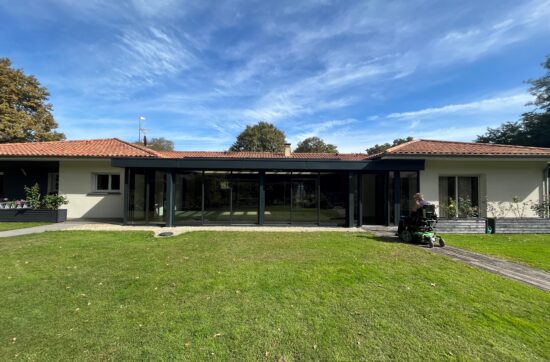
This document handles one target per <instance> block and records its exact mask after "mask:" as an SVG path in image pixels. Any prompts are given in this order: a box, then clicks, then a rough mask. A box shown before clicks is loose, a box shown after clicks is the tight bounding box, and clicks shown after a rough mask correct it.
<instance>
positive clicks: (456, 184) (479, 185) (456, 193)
mask: <svg viewBox="0 0 550 362" xmlns="http://www.w3.org/2000/svg"><path fill="white" fill-rule="evenodd" d="M441 177H454V179H455V199H456V200H455V202H456V210H457V213H456V217H455V219H460V217H459V216H458V210H459V209H460V206H459V202H460V201H459V200H458V199H459V197H458V178H459V177H471V178H475V179H477V204H478V207H479V208H480V210H481V176H480V175H456V174H453V175H439V177H438V178H437V188H438V189H437V192H438V196H439V191H440V190H439V178H441ZM472 201H473V200H472ZM439 204H441V201H440V200H439ZM480 217H481V212H479V216H478V218H480Z"/></svg>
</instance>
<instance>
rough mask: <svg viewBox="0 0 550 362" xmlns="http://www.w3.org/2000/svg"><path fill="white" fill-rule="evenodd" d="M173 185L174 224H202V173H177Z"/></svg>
mask: <svg viewBox="0 0 550 362" xmlns="http://www.w3.org/2000/svg"><path fill="white" fill-rule="evenodd" d="M175 183H176V185H175V203H174V206H175V208H174V209H175V210H174V223H175V224H176V225H181V224H202V207H203V206H202V171H190V172H178V173H177V174H176V181H175Z"/></svg>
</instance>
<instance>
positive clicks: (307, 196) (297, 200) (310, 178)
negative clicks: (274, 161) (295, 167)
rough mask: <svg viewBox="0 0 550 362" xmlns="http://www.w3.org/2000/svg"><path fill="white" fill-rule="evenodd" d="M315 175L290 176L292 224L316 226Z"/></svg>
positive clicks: (316, 182) (316, 178)
mask: <svg viewBox="0 0 550 362" xmlns="http://www.w3.org/2000/svg"><path fill="white" fill-rule="evenodd" d="M318 178H319V176H318V174H317V173H305V172H303V173H299V174H294V173H293V174H292V215H291V222H292V223H294V224H317V223H318V215H317V191H318V190H317V186H318V183H319V180H318Z"/></svg>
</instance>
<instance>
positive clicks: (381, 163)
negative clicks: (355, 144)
mask: <svg viewBox="0 0 550 362" xmlns="http://www.w3.org/2000/svg"><path fill="white" fill-rule="evenodd" d="M111 164H112V166H113V167H124V168H125V176H126V177H125V178H124V183H125V188H124V214H123V215H124V223H125V224H127V223H128V216H129V215H128V211H129V200H130V198H129V191H130V188H129V184H130V169H132V168H140V169H156V170H159V171H164V172H166V174H167V178H166V183H167V185H166V200H167V205H166V206H167V207H166V210H167V212H166V213H165V224H166V226H168V227H171V226H173V225H174V194H175V185H174V183H175V173H176V170H189V171H191V170H201V169H202V170H212V171H216V170H220V171H221V170H223V171H231V170H240V171H242V170H247V171H257V172H258V183H259V198H258V219H257V220H258V224H259V225H264V224H265V219H264V214H265V171H273V170H277V171H295V172H300V171H302V172H305V171H313V172H317V175H318V177H317V183H316V195H317V224H319V221H320V207H319V202H320V197H319V193H320V182H319V173H320V172H323V171H331V172H346V173H347V180H348V181H347V184H348V190H347V195H348V196H347V198H346V204H347V205H346V206H347V207H346V226H348V227H353V226H356V223H355V221H354V220H357V221H358V222H357V224H360V223H361V220H362V212H363V208H362V192H363V190H361V187H360V186H359V185H362V182H361V181H362V174H363V173H381V174H384V175H385V179H386V182H385V183H384V184H385V185H386V186H385V190H384V194H385V200H386V202H385V203H384V208H385V209H386V208H387V210H388V211H389V207H388V206H387V205H388V202H389V201H390V200H389V199H388V186H389V185H388V182H387V181H388V173H389V172H390V171H393V172H394V180H395V181H396V182H395V183H394V185H393V186H394V187H395V188H394V202H395V205H394V211H395V215H394V220H395V222H396V223H397V222H398V220H399V216H398V215H399V213H400V197H397V196H399V193H400V171H416V172H417V177H418V176H419V171H420V170H423V169H424V160H368V161H339V160H316V159H313V160H297V159H227V158H192V159H158V158H154V159H153V158H151V159H137V158H115V159H112V161H111ZM354 177H355V178H356V179H355V182H356V187H357V190H355V189H354V188H353V178H354ZM419 183H420V181H419V182H418V184H419ZM147 187H148V185H147ZM418 187H419V186H418ZM417 191H418V190H417ZM355 193H357V202H356V201H355V197H356V196H355ZM204 206H205V205H204V182H203V183H202V210H203V211H204ZM354 206H355V207H354ZM203 214H204V213H203ZM356 215H357V217H355V216H356ZM385 215H388V214H387V212H385ZM203 218H204V216H203ZM203 223H204V220H203ZM385 224H386V225H387V224H389V215H388V216H387V217H386V222H385Z"/></svg>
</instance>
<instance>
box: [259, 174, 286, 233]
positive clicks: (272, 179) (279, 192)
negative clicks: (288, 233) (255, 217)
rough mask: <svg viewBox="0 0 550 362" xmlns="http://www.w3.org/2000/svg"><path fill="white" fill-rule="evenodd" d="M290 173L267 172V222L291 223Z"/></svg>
mask: <svg viewBox="0 0 550 362" xmlns="http://www.w3.org/2000/svg"><path fill="white" fill-rule="evenodd" d="M290 209H291V206H290V173H266V175H265V214H264V217H265V222H266V223H286V224H288V223H290Z"/></svg>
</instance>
